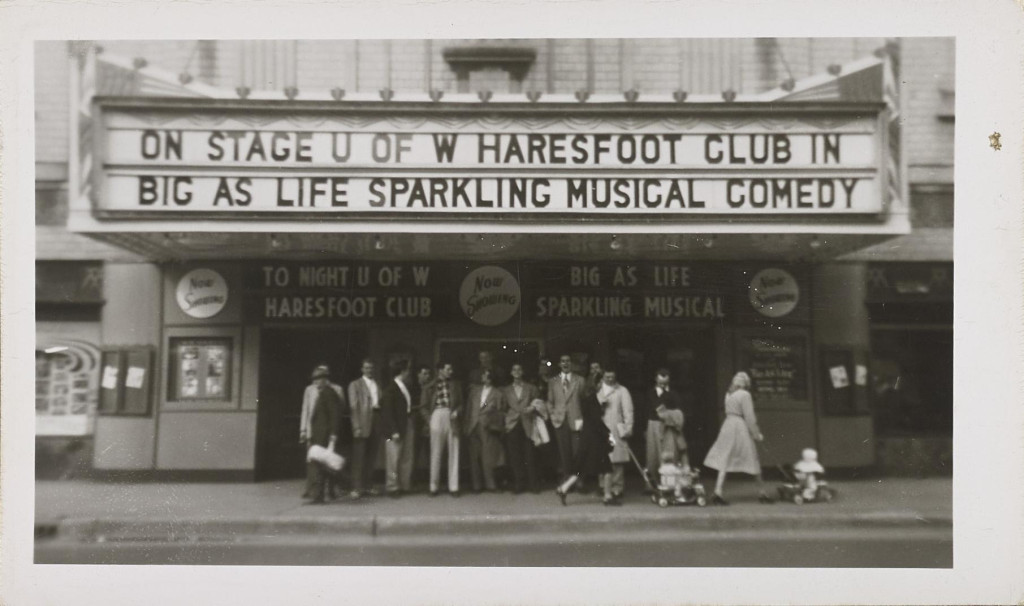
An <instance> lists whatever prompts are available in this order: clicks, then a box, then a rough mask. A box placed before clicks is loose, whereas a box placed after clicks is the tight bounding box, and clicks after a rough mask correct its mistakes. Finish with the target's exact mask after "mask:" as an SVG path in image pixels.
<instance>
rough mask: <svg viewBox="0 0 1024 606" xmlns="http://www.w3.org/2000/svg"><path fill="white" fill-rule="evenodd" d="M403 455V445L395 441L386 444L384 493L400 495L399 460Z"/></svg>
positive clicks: (388, 441)
mask: <svg viewBox="0 0 1024 606" xmlns="http://www.w3.org/2000/svg"><path fill="white" fill-rule="evenodd" d="M401 454H402V443H401V442H400V441H395V440H387V441H385V442H384V491H385V492H387V493H389V494H391V493H398V458H399V457H400V456H401Z"/></svg>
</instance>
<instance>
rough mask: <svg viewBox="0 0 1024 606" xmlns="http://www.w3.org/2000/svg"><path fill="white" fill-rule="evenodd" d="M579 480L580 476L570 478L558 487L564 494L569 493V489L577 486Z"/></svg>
mask: <svg viewBox="0 0 1024 606" xmlns="http://www.w3.org/2000/svg"><path fill="white" fill-rule="evenodd" d="M579 479H580V477H579V476H578V475H572V476H569V478H568V479H566V481H564V482H562V483H561V484H559V485H558V490H559V491H560V492H562V493H566V492H569V489H570V488H572V485H573V484H575V483H576V481H577V480H579Z"/></svg>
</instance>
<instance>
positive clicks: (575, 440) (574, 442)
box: [566, 421, 601, 493]
mask: <svg viewBox="0 0 1024 606" xmlns="http://www.w3.org/2000/svg"><path fill="white" fill-rule="evenodd" d="M566 424H568V421H567V422H566ZM579 450H580V432H578V431H570V432H569V460H570V461H574V460H576V453H577V452H579ZM592 477H593V476H591V477H587V476H585V475H583V474H580V479H579V483H578V484H577V485H576V491H577V492H581V493H586V492H587V487H586V486H585V484H587V482H589V481H590V479H591V478H592ZM597 481H598V483H600V482H601V478H600V476H598V478H597Z"/></svg>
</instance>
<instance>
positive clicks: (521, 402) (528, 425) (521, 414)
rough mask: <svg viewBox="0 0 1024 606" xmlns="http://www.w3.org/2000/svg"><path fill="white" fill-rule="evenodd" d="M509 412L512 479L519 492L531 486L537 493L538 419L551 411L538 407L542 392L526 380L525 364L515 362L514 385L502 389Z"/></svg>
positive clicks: (507, 427) (507, 442)
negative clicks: (535, 437) (535, 442)
mask: <svg viewBox="0 0 1024 606" xmlns="http://www.w3.org/2000/svg"><path fill="white" fill-rule="evenodd" d="M502 394H503V395H504V398H505V403H506V404H507V405H508V412H507V413H506V414H505V450H506V451H507V452H508V458H509V465H510V466H511V467H512V478H513V480H514V482H515V487H514V489H515V492H516V494H519V493H521V492H523V488H524V487H529V489H530V492H532V493H535V494H536V493H537V491H538V487H537V467H536V466H537V462H536V459H537V452H536V451H537V450H538V448H537V447H536V446H535V445H534V443H533V435H534V432H535V431H536V427H535V424H536V420H537V418H538V417H539V418H543V416H544V415H546V414H547V406H543V407H541V408H536V407H534V402H535V401H540V400H539V397H540V393H539V391H538V389H537V386H536V385H533V384H531V383H527V382H526V381H524V380H523V365H522V364H513V365H512V384H511V385H508V386H507V387H504V388H503V389H502Z"/></svg>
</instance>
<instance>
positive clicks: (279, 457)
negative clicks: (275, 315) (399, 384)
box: [256, 327, 367, 480]
mask: <svg viewBox="0 0 1024 606" xmlns="http://www.w3.org/2000/svg"><path fill="white" fill-rule="evenodd" d="M366 352H367V339H366V333H365V331H358V330H332V329H330V328H324V327H318V328H316V329H305V328H303V329H298V328H289V329H277V328H268V329H264V330H263V332H262V335H261V345H260V377H259V409H258V410H259V412H258V414H257V428H256V479H257V480H276V479H285V478H298V477H302V476H303V475H305V452H304V449H303V446H302V445H301V444H299V416H300V412H301V410H302V393H303V390H305V388H306V386H307V385H309V384H310V374H311V373H312V371H313V368H314V367H315V366H316V365H317V364H322V363H326V364H327V365H328V366H329V367H330V369H331V381H333V382H334V383H337V384H339V385H341V386H342V387H344V386H346V385H348V383H349V381H351V380H352V379H354V378H356V377H357V376H359V362H360V360H361V359H362V358H363V357H364V356H365V355H366ZM346 436H351V431H348V432H346V431H344V430H343V431H342V435H341V436H339V440H340V441H341V446H342V447H344V446H345V445H346Z"/></svg>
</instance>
